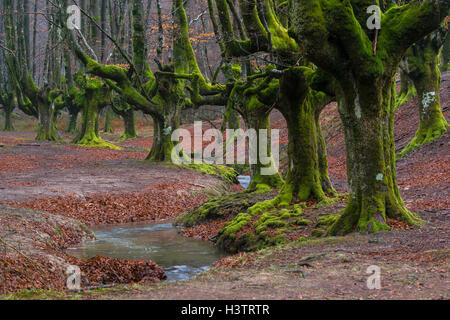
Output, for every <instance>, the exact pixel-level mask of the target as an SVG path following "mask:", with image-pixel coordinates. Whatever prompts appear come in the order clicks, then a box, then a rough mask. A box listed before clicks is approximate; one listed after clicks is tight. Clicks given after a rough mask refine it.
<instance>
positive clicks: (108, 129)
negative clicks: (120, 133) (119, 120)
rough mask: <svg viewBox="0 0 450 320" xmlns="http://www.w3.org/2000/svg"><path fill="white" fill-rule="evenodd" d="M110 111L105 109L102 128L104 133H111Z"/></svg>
mask: <svg viewBox="0 0 450 320" xmlns="http://www.w3.org/2000/svg"><path fill="white" fill-rule="evenodd" d="M112 115H113V114H112V110H111V108H110V107H107V108H106V114H105V127H104V128H103V132H105V133H113V132H114V130H113V127H112V125H111V120H112Z"/></svg>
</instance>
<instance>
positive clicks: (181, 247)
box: [67, 223, 225, 281]
mask: <svg viewBox="0 0 450 320" xmlns="http://www.w3.org/2000/svg"><path fill="white" fill-rule="evenodd" d="M94 233H95V237H96V240H89V241H85V242H84V243H82V244H80V245H78V246H77V247H74V248H69V249H68V250H67V253H68V254H70V255H72V256H75V257H78V258H84V259H89V258H91V257H94V256H96V255H102V256H105V257H111V258H122V259H145V260H152V261H154V262H156V263H157V264H158V265H159V266H161V267H162V268H163V269H164V270H165V272H166V275H167V277H168V279H167V280H168V281H177V280H187V279H190V278H192V277H193V276H195V275H196V274H199V273H201V272H203V271H205V270H207V269H209V268H210V266H211V265H212V264H213V263H214V262H215V261H216V260H218V259H220V258H222V257H224V256H225V254H224V253H221V252H219V251H218V250H217V249H216V248H215V247H214V246H213V245H212V244H211V243H209V242H207V241H203V240H197V239H191V238H186V237H183V236H181V235H180V234H178V232H177V228H175V227H174V226H173V225H172V224H171V223H163V224H161V223H156V224H148V223H146V224H126V225H120V226H117V225H114V226H104V227H100V228H96V229H94Z"/></svg>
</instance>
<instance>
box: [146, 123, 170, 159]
mask: <svg viewBox="0 0 450 320" xmlns="http://www.w3.org/2000/svg"><path fill="white" fill-rule="evenodd" d="M167 120H168V119H163V118H157V117H154V118H153V123H154V125H153V127H154V132H153V145H152V149H151V150H150V153H149V155H148V156H147V159H146V160H149V161H161V162H172V149H173V147H174V144H173V142H172V132H173V128H172V127H171V126H170V124H169V123H170V121H167Z"/></svg>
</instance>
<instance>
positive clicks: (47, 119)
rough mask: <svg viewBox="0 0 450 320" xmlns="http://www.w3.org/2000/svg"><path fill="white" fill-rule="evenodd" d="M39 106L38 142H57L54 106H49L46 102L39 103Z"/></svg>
mask: <svg viewBox="0 0 450 320" xmlns="http://www.w3.org/2000/svg"><path fill="white" fill-rule="evenodd" d="M35 105H37V108H38V111H39V125H38V133H37V136H36V140H38V141H57V140H59V138H58V133H57V130H56V126H55V124H54V119H55V117H54V112H55V107H54V104H53V103H52V104H49V103H47V102H44V101H38V102H37V103H36V104H35Z"/></svg>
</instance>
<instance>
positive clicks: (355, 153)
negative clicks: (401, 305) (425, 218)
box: [290, 0, 450, 234]
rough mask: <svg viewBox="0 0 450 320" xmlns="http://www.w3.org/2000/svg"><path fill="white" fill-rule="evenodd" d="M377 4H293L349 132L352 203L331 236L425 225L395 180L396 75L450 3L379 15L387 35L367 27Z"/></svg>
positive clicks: (298, 32) (308, 49)
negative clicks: (391, 223) (392, 224)
mask: <svg viewBox="0 0 450 320" xmlns="http://www.w3.org/2000/svg"><path fill="white" fill-rule="evenodd" d="M371 5H379V2H378V1H371V0H359V1H357V0H354V1H353V0H347V1H337V0H332V1H325V0H290V6H291V8H290V14H291V21H292V28H291V33H290V34H291V35H292V36H293V37H295V39H296V40H297V42H298V43H299V45H300V46H301V47H302V50H303V52H304V54H305V56H306V57H307V58H308V59H309V60H310V61H312V62H313V63H314V64H316V65H317V66H318V67H320V68H322V69H323V70H325V71H327V72H328V73H329V74H330V75H332V76H333V77H334V78H335V79H336V84H337V97H338V102H339V113H340V115H341V119H342V122H343V124H344V128H345V140H346V150H347V174H348V181H349V185H350V197H349V201H348V203H347V206H346V209H345V211H344V213H343V214H342V215H341V216H340V218H339V219H338V220H337V221H336V223H335V224H334V225H333V226H332V227H331V229H330V231H329V233H330V234H346V233H349V232H351V231H353V230H355V228H356V229H357V230H358V231H360V232H375V231H378V230H382V229H388V226H387V224H386V219H387V218H388V217H390V218H396V219H400V220H404V221H406V222H408V223H409V224H419V223H420V221H421V220H420V219H419V218H418V217H417V215H415V214H413V213H411V212H410V211H409V210H408V209H407V208H406V207H405V205H404V203H403V200H402V198H401V196H400V192H399V189H398V185H397V181H396V170H395V161H396V157H395V147H394V120H393V119H394V117H393V116H394V110H393V109H394V108H393V106H394V105H395V103H394V102H395V96H396V95H395V91H394V90H395V87H394V76H395V73H396V71H397V68H398V66H399V63H400V60H401V59H402V57H403V55H404V54H405V52H406V51H407V50H408V48H409V47H410V46H411V45H413V44H414V43H415V42H417V41H419V40H421V39H423V38H424V37H425V36H426V35H427V34H429V33H431V32H432V31H434V30H436V29H437V28H438V27H439V26H440V24H441V22H442V21H443V19H444V18H445V16H447V15H448V10H449V5H450V2H449V1H448V0H441V1H438V0H425V1H421V2H411V3H409V4H407V5H404V6H397V5H395V4H393V3H390V8H389V9H388V10H387V11H385V12H384V13H380V18H381V21H380V22H381V30H370V29H369V28H367V20H368V18H369V15H368V14H367V9H368V8H369V6H371Z"/></svg>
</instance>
